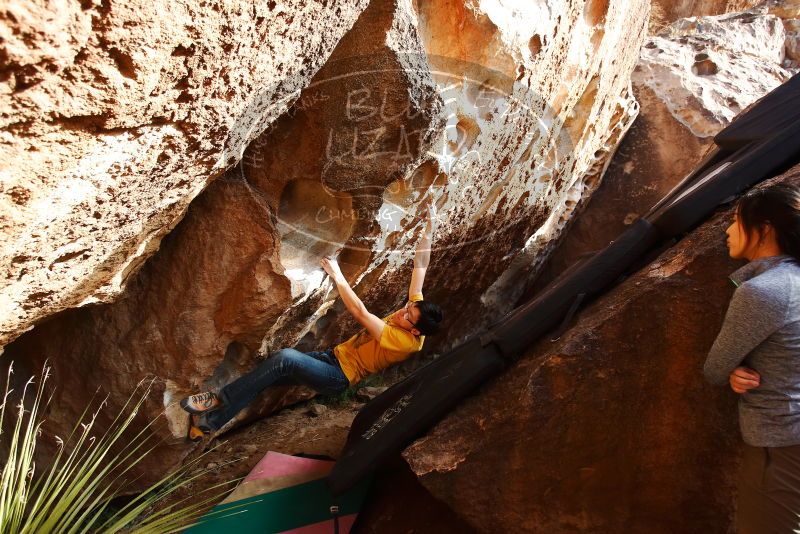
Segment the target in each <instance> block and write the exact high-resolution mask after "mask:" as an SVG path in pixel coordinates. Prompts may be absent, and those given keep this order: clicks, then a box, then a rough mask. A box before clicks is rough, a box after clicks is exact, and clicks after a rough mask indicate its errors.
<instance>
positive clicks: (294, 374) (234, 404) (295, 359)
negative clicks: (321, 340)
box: [206, 349, 350, 430]
mask: <svg viewBox="0 0 800 534" xmlns="http://www.w3.org/2000/svg"><path fill="white" fill-rule="evenodd" d="M286 385H300V386H310V387H311V388H313V389H314V390H316V391H317V392H318V393H322V394H324V395H333V394H336V393H340V392H342V391H344V390H345V389H347V387H348V386H349V385H350V382H349V381H348V380H347V377H346V376H345V374H344V372H342V368H341V367H340V366H339V360H337V359H336V355H335V354H334V353H333V349H328V350H326V351H322V352H309V353H304V352H300V351H299V350H295V349H281V350H279V351H277V352H275V353H274V354H273V355H272V356H271V357H269V358H267V359H266V360H264V361H263V362H261V363H260V364H259V365H258V367H256V368H255V369H253V370H252V371H250V372H249V373H247V374H246V375H242V376H240V377H239V378H237V379H236V380H234V381H233V382H231V383H230V384H228V385H227V386H225V387H224V388H222V390H221V391H220V392H219V397H220V400H221V401H222V406H220V407H219V408H217V409H216V410H214V411H212V412H208V414H207V415H206V422H207V423H208V425H209V426H210V427H211V428H212V429H213V430H217V429H219V428H221V427H222V426H223V425H224V424H225V423H227V422H228V421H230V420H231V419H233V417H234V416H235V415H236V414H237V413H239V411H240V410H242V409H243V408H244V407H246V406H247V405H249V404H250V403H251V402H253V400H255V398H256V397H257V396H258V395H259V394H260V393H261V392H262V391H264V389H265V388H267V387H268V386H286Z"/></svg>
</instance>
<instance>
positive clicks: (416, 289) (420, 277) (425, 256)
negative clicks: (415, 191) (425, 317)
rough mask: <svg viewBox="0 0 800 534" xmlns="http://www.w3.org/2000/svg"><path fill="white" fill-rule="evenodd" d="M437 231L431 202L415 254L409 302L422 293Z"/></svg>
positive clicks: (434, 207) (433, 206) (434, 208)
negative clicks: (412, 297)
mask: <svg viewBox="0 0 800 534" xmlns="http://www.w3.org/2000/svg"><path fill="white" fill-rule="evenodd" d="M435 230H436V206H435V205H434V204H433V202H431V203H430V204H428V215H427V220H426V223H425V230H424V231H423V232H422V238H421V239H420V240H419V243H418V244H417V250H416V252H415V253H414V270H413V271H412V272H411V284H409V286H408V298H409V300H410V299H411V296H412V295H416V294H418V293H422V283H423V282H424V281H425V272H426V271H427V270H428V264H429V263H430V261H431V243H432V242H433V233H434V231H435Z"/></svg>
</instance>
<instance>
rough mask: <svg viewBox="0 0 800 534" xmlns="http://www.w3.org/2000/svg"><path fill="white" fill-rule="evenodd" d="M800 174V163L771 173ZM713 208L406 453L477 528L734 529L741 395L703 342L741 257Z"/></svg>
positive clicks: (715, 325)
mask: <svg viewBox="0 0 800 534" xmlns="http://www.w3.org/2000/svg"><path fill="white" fill-rule="evenodd" d="M783 179H786V180H791V181H793V182H795V183H798V182H800V167H795V168H794V169H793V170H792V171H790V172H789V173H787V174H786V175H784V177H783V178H780V179H779V180H783ZM731 216H732V213H731V210H727V211H724V212H721V213H718V214H717V215H716V216H714V217H713V218H712V219H711V220H710V221H709V222H707V223H705V224H703V225H702V226H701V227H699V228H698V229H697V230H695V231H694V232H693V233H692V234H690V235H689V236H688V237H687V238H685V239H684V240H682V241H681V242H680V243H679V244H678V245H677V246H676V247H674V248H673V249H671V250H670V251H668V252H667V253H665V254H663V255H662V256H661V257H659V258H658V259H657V260H656V261H654V262H653V263H652V264H651V265H650V266H648V267H645V268H644V269H642V270H641V271H640V272H638V273H636V274H634V275H633V276H631V277H629V278H628V279H626V280H625V281H624V282H623V283H622V284H620V285H619V286H617V287H616V288H614V289H612V290H611V291H610V292H609V293H607V294H606V295H605V296H603V297H601V298H600V299H599V300H598V301H596V302H595V303H593V304H592V305H590V306H589V307H588V308H587V309H585V310H584V311H583V312H581V313H580V314H579V315H578V318H577V321H576V323H575V324H574V326H573V327H572V328H571V329H570V330H569V331H568V333H567V334H565V335H564V336H563V337H562V338H561V339H560V340H559V341H558V342H556V343H551V342H550V341H547V340H545V341H542V342H540V343H538V344H537V345H536V346H534V347H533V348H532V349H531V350H530V351H529V352H528V354H527V355H525V356H524V357H523V358H522V359H521V360H519V361H518V362H517V363H515V364H513V365H511V366H510V368H509V369H508V370H507V371H505V372H504V373H503V374H502V375H501V376H500V377H498V378H497V379H496V380H493V381H492V382H491V383H489V384H487V385H485V386H484V387H483V388H482V389H481V390H480V391H479V392H478V393H477V394H476V395H475V396H474V397H472V398H471V399H468V400H467V401H466V402H464V403H463V404H462V405H460V406H459V408H458V409H457V410H455V411H454V412H453V413H451V414H450V415H449V416H448V417H447V418H446V419H444V420H443V421H442V422H441V423H439V424H438V425H437V426H436V427H435V428H434V429H433V430H432V431H431V432H430V433H429V434H428V435H427V436H425V437H423V438H421V439H419V440H417V441H416V442H415V443H413V444H412V445H411V446H410V447H408V448H407V449H406V451H405V452H404V457H405V459H406V460H407V461H408V462H409V464H410V465H411V467H412V469H413V470H414V472H415V473H416V474H417V476H418V477H419V478H420V480H421V482H422V484H423V485H424V486H425V487H427V488H428V489H429V490H430V491H431V492H432V493H433V495H434V496H435V497H436V498H438V499H440V500H442V501H444V502H445V503H447V504H448V505H449V506H450V507H451V508H452V509H453V510H454V511H455V512H456V513H457V514H458V515H459V516H461V517H463V518H465V519H466V520H467V521H469V522H470V523H471V524H472V525H473V526H475V527H476V528H477V529H478V530H479V531H482V532H504V531H514V532H578V531H580V532H603V533H605V532H608V533H612V532H654V533H661V532H663V533H667V532H730V531H732V525H731V520H732V512H733V485H734V481H733V477H734V474H735V472H736V459H737V458H736V457H737V454H738V450H739V448H740V438H739V435H738V429H737V416H736V399H735V395H734V394H733V393H732V392H730V391H729V390H728V389H727V388H722V387H720V388H716V387H713V386H710V385H708V384H706V383H705V382H704V380H703V376H702V365H703V362H704V361H705V356H706V354H707V352H708V350H709V349H710V347H711V344H712V343H713V340H714V338H715V336H716V333H717V332H718V331H719V327H720V325H721V324H722V319H723V317H724V313H725V310H726V308H727V304H728V301H729V299H730V296H731V294H732V292H733V286H732V285H731V283H730V282H729V281H728V280H727V277H728V275H729V274H730V273H731V272H732V271H733V270H735V269H736V268H738V267H739V266H740V265H741V263H739V262H733V261H732V260H730V259H728V256H727V250H726V248H725V245H724V230H725V228H726V227H727V225H728V224H729V223H730V218H731Z"/></svg>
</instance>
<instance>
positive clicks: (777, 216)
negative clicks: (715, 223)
mask: <svg viewBox="0 0 800 534" xmlns="http://www.w3.org/2000/svg"><path fill="white" fill-rule="evenodd" d="M726 233H727V234H728V252H729V254H730V256H731V258H735V259H747V260H749V263H747V264H746V265H745V266H744V267H742V268H740V269H739V270H737V271H736V272H734V273H733V274H732V275H731V277H730V278H731V280H732V281H733V283H734V285H735V286H736V287H737V289H736V291H735V292H734V294H733V298H732V299H731V302H730V304H729V306H728V311H727V313H726V315H725V321H724V323H723V325H722V329H721V330H720V332H719V335H718V336H717V339H716V340H715V341H714V345H713V346H712V347H711V352H709V354H708V357H707V359H706V362H705V366H704V368H703V371H704V373H705V376H706V378H707V379H708V381H709V382H711V383H713V384H717V385H722V384H725V383H729V384H730V387H731V389H733V391H735V392H736V393H738V394H739V425H740V427H741V431H742V437H743V438H744V442H745V445H744V454H743V460H742V467H741V470H740V473H739V483H738V488H739V496H738V501H737V512H736V523H737V530H738V532H739V533H740V534H771V533H776V534H777V533H791V532H800V188H798V186H795V185H789V184H778V185H774V186H771V187H768V188H763V189H756V190H753V191H750V192H748V193H747V194H746V195H745V196H744V197H742V199H741V200H740V201H739V204H738V205H737V207H736V214H735V215H734V219H733V224H731V225H730V227H729V228H728V229H727V231H726Z"/></svg>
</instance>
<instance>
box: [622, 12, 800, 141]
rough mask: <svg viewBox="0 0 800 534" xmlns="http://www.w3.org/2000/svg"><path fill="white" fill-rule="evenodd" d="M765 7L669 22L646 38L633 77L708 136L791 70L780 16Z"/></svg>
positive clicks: (697, 131)
mask: <svg viewBox="0 0 800 534" xmlns="http://www.w3.org/2000/svg"><path fill="white" fill-rule="evenodd" d="M765 10H766V8H762V9H761V10H753V11H749V12H743V13H732V14H728V15H721V16H718V17H699V18H696V19H694V18H693V19H682V20H679V21H677V22H675V23H674V24H672V25H671V26H670V27H668V28H667V29H666V30H665V31H664V32H663V33H662V34H660V35H658V36H655V37H651V38H649V39H648V40H647V42H646V43H645V45H644V48H643V49H642V57H641V60H640V62H639V64H638V65H637V66H636V70H635V72H634V74H633V76H632V80H633V82H634V83H635V84H636V85H638V86H646V87H648V88H649V89H650V90H651V91H653V92H654V93H655V94H656V96H657V97H658V98H659V99H661V100H662V101H663V102H664V103H665V104H666V106H667V108H668V109H669V110H670V113H672V115H673V116H674V117H675V119H676V120H677V121H679V122H680V123H681V124H683V125H684V126H686V128H688V129H689V131H690V132H691V133H692V134H694V135H695V136H697V137H701V138H705V137H711V136H713V135H714V134H715V133H716V132H718V131H719V130H720V129H721V128H722V127H723V126H725V125H726V124H727V123H728V122H730V120H731V119H732V118H733V117H735V116H736V115H737V114H738V113H740V112H741V111H742V110H743V109H745V108H746V107H747V106H748V105H749V104H751V103H752V102H754V101H755V100H756V99H758V98H760V97H761V96H763V95H765V94H766V93H768V92H769V91H771V90H772V89H774V88H775V87H777V86H778V85H780V84H781V83H783V82H784V81H786V80H787V79H789V78H790V77H791V75H792V72H791V71H789V70H787V69H786V68H784V66H789V64H785V56H786V54H785V50H786V31H785V29H784V20H783V19H781V18H780V17H778V16H775V15H772V14H769V13H766V12H765ZM797 16H798V15H797V14H796V13H795V14H794V15H793V17H794V18H797ZM794 18H793V19H787V20H788V21H792V20H794Z"/></svg>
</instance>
